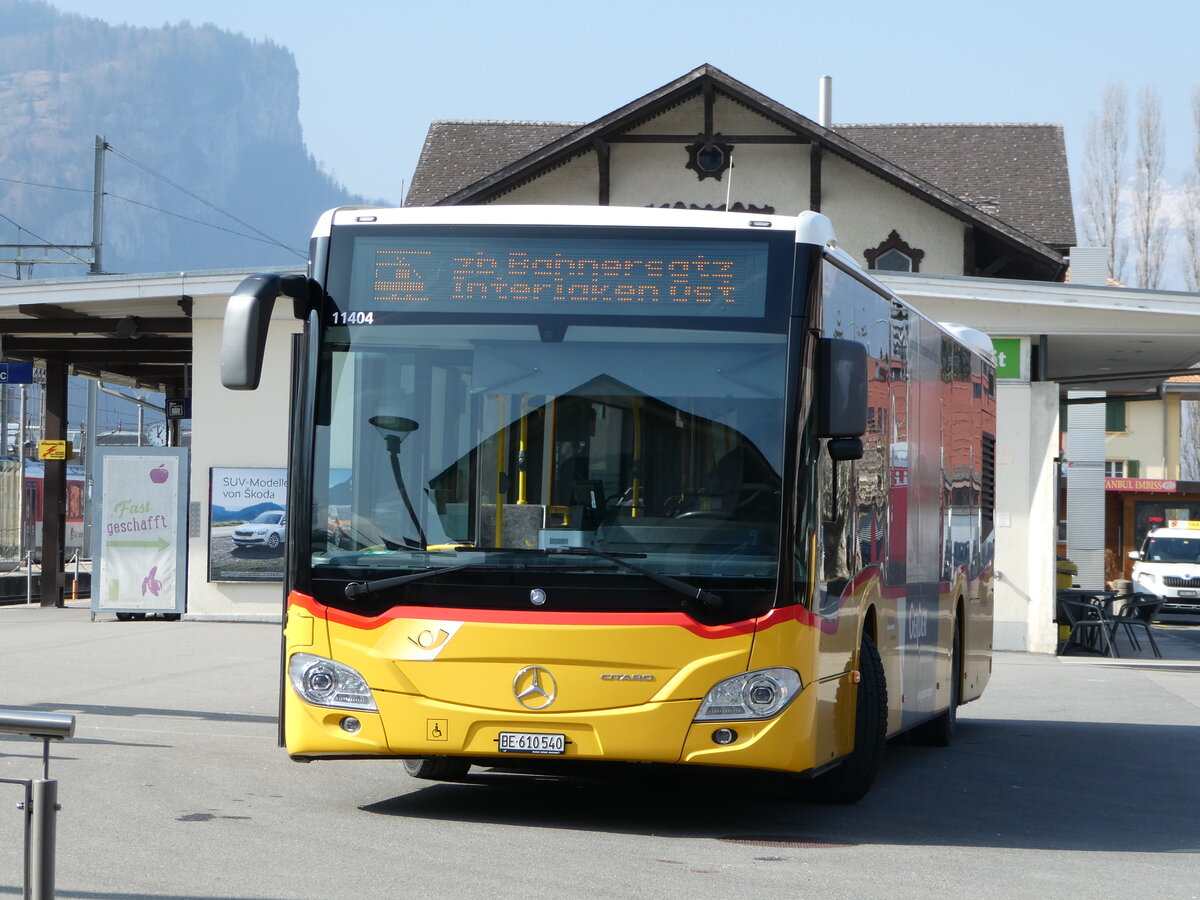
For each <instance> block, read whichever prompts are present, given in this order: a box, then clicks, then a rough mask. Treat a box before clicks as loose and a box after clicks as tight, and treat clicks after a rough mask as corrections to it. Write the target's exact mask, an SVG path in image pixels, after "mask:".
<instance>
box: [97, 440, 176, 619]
mask: <svg viewBox="0 0 1200 900" xmlns="http://www.w3.org/2000/svg"><path fill="white" fill-rule="evenodd" d="M98 452H99V467H98V468H99V472H98V474H97V478H96V486H95V493H94V495H93V521H95V522H96V523H97V526H98V527H97V528H96V536H95V538H94V540H93V547H92V553H93V557H94V558H95V559H96V560H98V572H97V575H98V577H97V579H96V581H95V583H94V585H93V589H92V611H93V612H96V611H98V610H106V611H110V612H122V613H124V612H130V613H139V612H140V613H144V612H166V613H181V612H182V611H183V606H184V599H185V592H186V589H187V571H186V562H185V560H186V545H187V528H186V519H185V516H186V514H187V512H186V511H187V484H188V466H187V450H186V449H182V448H156V449H153V450H149V449H143V448H133V447H111V448H99V450H98Z"/></svg>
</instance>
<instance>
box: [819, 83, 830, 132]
mask: <svg viewBox="0 0 1200 900" xmlns="http://www.w3.org/2000/svg"><path fill="white" fill-rule="evenodd" d="M819 84H820V87H819V88H818V89H817V124H818V125H820V126H821V127H823V128H828V127H829V126H830V125H832V124H833V79H832V78H830V77H829V76H828V75H822V76H821V80H820V82H819Z"/></svg>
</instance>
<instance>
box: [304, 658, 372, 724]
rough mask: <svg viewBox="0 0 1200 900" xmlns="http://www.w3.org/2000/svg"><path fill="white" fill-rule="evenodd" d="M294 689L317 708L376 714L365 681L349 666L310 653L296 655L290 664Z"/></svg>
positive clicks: (369, 690)
mask: <svg viewBox="0 0 1200 900" xmlns="http://www.w3.org/2000/svg"><path fill="white" fill-rule="evenodd" d="M288 676H289V677H290V678H291V680H292V687H293V688H294V689H295V691H296V693H297V694H299V695H300V696H301V697H302V698H303V699H305V700H307V701H308V702H309V703H312V704H314V705H316V706H333V707H338V708H344V709H365V710H371V711H374V710H375V709H376V706H375V698H374V697H372V696H371V689H370V688H369V687H367V682H366V680H365V679H364V678H363V677H362V676H361V675H359V674H358V673H357V672H356V671H354V670H353V669H352V668H350V667H349V666H343V665H342V664H341V663H339V662H334V661H333V660H332V659H325V658H324V657H321V656H313V655H312V654H311V653H294V654H292V658H291V660H290V661H289V662H288Z"/></svg>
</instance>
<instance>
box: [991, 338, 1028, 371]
mask: <svg viewBox="0 0 1200 900" xmlns="http://www.w3.org/2000/svg"><path fill="white" fill-rule="evenodd" d="M992 346H993V347H995V348H996V377H997V378H1010V379H1020V378H1021V377H1022V373H1021V339H1020V338H992Z"/></svg>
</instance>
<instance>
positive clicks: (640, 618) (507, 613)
mask: <svg viewBox="0 0 1200 900" xmlns="http://www.w3.org/2000/svg"><path fill="white" fill-rule="evenodd" d="M288 604H289V605H290V606H298V607H300V608H301V609H306V610H308V611H309V612H310V613H312V614H313V615H314V616H317V617H318V618H323V619H328V620H329V621H330V622H335V623H337V624H339V625H346V626H349V627H351V628H360V629H363V630H366V631H369V630H372V629H375V628H380V627H382V626H384V625H386V624H387V623H388V622H391V621H393V620H395V619H427V620H430V619H431V620H443V621H447V620H448V621H452V622H485V623H489V624H499V625H593V626H595V625H618V626H624V627H629V626H654V627H674V628H683V629H686V630H687V631H690V632H691V633H692V634H694V635H696V636H697V637H701V638H705V639H707V640H721V639H724V638H731V637H738V636H740V635H745V634H753V633H754V632H755V631H761V630H762V629H765V628H771V627H773V626H775V625H781V624H783V623H784V622H792V621H798V622H800V623H802V624H805V625H810V626H814V627H820V628H822V630H828V629H829V627H830V625H831V624H832V627H833V628H835V629H836V627H837V626H836V623H827V622H824V621H821V620H820V619H818V618H817V617H816V616H814V615H813V614H812V612H811V611H809V610H807V609H805V608H804V607H803V606H799V605H796V606H786V607H781V608H779V609H772V610H768V611H767V612H766V613H764V614H763V615H762V616H759V617H758V618H755V619H745V620H743V621H741V622H732V623H730V624H728V625H704V624H702V623H700V622H697V621H696V620H695V619H693V618H692V617H691V616H689V615H687V614H686V613H682V612H655V613H639V612H631V613H600V612H549V611H542V610H539V611H525V610H515V609H458V608H453V607H434V606H395V607H393V608H391V609H389V610H387V611H386V612H383V613H380V614H379V615H377V616H360V615H357V614H356V613H352V612H347V611H346V610H341V609H335V608H334V607H331V606H325V605H324V604H323V603H320V602H318V601H317V600H315V599H313V598H312V597H309V596H308V595H307V594H301V593H300V592H298V591H292V593H291V594H290V595H289V596H288Z"/></svg>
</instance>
